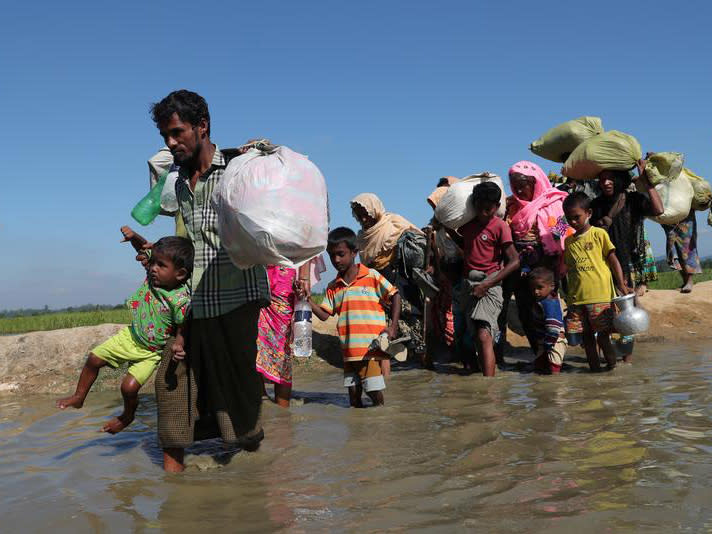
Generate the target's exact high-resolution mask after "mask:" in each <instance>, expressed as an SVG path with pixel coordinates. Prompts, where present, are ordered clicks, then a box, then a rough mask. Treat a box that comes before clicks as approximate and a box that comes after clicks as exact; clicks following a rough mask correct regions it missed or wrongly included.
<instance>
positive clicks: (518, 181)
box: [498, 161, 572, 354]
mask: <svg viewBox="0 0 712 534" xmlns="http://www.w3.org/2000/svg"><path fill="white" fill-rule="evenodd" d="M509 185H510V187H511V189H512V196H510V197H509V198H508V199H507V211H506V214H505V220H506V221H507V222H508V223H509V225H510V227H511V228H512V237H513V239H514V246H515V248H516V249H517V252H518V253H519V261H520V265H521V271H520V273H519V274H518V275H516V276H515V277H512V278H511V279H510V280H508V283H507V284H506V286H509V289H510V295H511V292H513V293H514V297H515V299H516V301H517V310H518V312H519V320H520V321H521V323H522V328H523V329H524V333H525V334H526V336H527V339H528V340H529V344H530V346H531V348H532V350H533V351H534V352H535V353H536V352H537V341H536V334H535V332H534V329H535V326H534V324H533V321H532V319H533V318H532V310H533V307H534V301H533V298H532V296H531V292H530V290H529V284H528V280H527V275H528V273H529V272H530V271H531V270H532V269H534V268H536V267H547V268H548V269H550V270H552V271H553V272H554V273H556V275H557V277H558V275H559V274H560V272H561V265H562V263H561V257H562V254H563V252H564V239H565V238H566V236H567V235H569V234H570V233H572V230H571V229H570V228H569V226H568V224H566V219H565V217H564V210H563V202H564V199H565V198H566V197H567V196H568V193H566V192H564V191H560V190H559V189H556V188H555V187H554V186H553V185H552V184H551V182H550V181H549V178H548V176H547V175H546V173H545V172H544V171H543V170H542V169H541V167H539V166H538V165H537V164H535V163H532V162H530V161H520V162H518V163H515V164H514V165H512V168H511V169H509ZM506 286H505V289H506ZM505 297H506V295H505ZM507 302H508V298H505V303H507ZM506 312H507V308H506V305H505V308H504V310H503V316H500V322H502V321H506ZM502 332H506V330H504V329H502ZM502 337H504V336H502ZM500 341H504V340H503V339H501V340H500ZM498 348H499V349H500V354H501V349H502V348H503V344H502V343H500V344H499V347H498Z"/></svg>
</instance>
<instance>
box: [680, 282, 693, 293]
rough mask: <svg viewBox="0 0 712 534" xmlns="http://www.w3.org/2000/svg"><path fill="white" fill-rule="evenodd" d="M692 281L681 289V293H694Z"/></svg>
mask: <svg viewBox="0 0 712 534" xmlns="http://www.w3.org/2000/svg"><path fill="white" fill-rule="evenodd" d="M692 285H693V284H692V280H690V281H688V282H687V283H686V284H685V285H684V286H682V287H681V288H680V293H692Z"/></svg>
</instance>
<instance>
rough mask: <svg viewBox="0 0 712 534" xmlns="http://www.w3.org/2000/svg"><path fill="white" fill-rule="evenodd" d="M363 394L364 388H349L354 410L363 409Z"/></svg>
mask: <svg viewBox="0 0 712 534" xmlns="http://www.w3.org/2000/svg"><path fill="white" fill-rule="evenodd" d="M362 393H363V388H362V387H361V386H360V385H358V386H349V403H350V404H351V407H352V408H363V402H361V394H362Z"/></svg>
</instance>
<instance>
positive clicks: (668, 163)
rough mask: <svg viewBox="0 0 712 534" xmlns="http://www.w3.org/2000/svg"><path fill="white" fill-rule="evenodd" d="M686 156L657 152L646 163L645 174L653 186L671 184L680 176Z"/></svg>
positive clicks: (677, 153) (678, 153) (676, 153)
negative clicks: (664, 183)
mask: <svg viewBox="0 0 712 534" xmlns="http://www.w3.org/2000/svg"><path fill="white" fill-rule="evenodd" d="M684 163H685V156H684V155H683V154H681V153H680V152H656V153H655V154H651V155H650V156H649V157H648V160H647V162H646V163H645V174H646V175H647V176H648V180H650V183H651V184H653V185H658V184H660V183H663V182H670V181H672V180H674V179H675V178H677V177H678V176H680V172H681V171H682V166H683V164H684Z"/></svg>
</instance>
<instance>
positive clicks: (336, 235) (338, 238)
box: [326, 226, 358, 252]
mask: <svg viewBox="0 0 712 534" xmlns="http://www.w3.org/2000/svg"><path fill="white" fill-rule="evenodd" d="M340 243H346V246H347V247H349V250H350V251H351V252H356V251H357V250H358V246H357V245H356V233H355V232H354V231H353V230H352V229H351V228H346V227H345V226H339V227H338V228H334V229H333V230H332V231H331V232H329V237H328V238H327V245H326V248H332V247H335V246H338V245H339V244H340Z"/></svg>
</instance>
